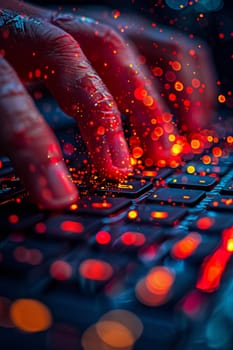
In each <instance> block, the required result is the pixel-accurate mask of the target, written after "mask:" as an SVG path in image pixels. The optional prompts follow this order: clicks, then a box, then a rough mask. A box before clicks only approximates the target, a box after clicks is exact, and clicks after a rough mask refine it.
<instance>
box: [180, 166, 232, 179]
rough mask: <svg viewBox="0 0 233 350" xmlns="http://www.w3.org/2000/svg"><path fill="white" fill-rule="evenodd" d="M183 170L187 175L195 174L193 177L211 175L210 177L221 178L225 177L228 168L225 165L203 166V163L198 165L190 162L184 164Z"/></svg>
mask: <svg viewBox="0 0 233 350" xmlns="http://www.w3.org/2000/svg"><path fill="white" fill-rule="evenodd" d="M184 170H185V171H186V173H188V174H195V175H201V176H206V175H212V176H216V175H217V176H220V177H221V176H223V175H225V174H226V173H227V172H228V170H229V166H227V165H222V164H221V165H220V164H218V165H212V164H203V163H198V162H191V163H188V164H186V166H185V167H184Z"/></svg>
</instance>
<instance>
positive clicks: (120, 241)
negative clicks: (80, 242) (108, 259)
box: [91, 223, 162, 253]
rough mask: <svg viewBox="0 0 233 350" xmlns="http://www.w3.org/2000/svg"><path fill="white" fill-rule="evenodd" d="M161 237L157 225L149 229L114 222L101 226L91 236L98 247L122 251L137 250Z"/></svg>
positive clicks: (142, 226)
mask: <svg viewBox="0 0 233 350" xmlns="http://www.w3.org/2000/svg"><path fill="white" fill-rule="evenodd" d="M161 238H162V231H161V229H160V228H158V227H154V228H153V230H151V229H150V228H149V227H148V226H146V225H142V224H140V225H135V224H128V225H126V224H123V225H122V223H121V224H115V225H111V226H106V227H103V229H101V230H100V231H98V232H97V233H96V235H95V236H94V237H92V238H91V240H92V243H93V244H94V246H95V247H97V248H99V249H105V248H106V249H107V250H109V249H110V250H114V251H118V252H124V253H132V252H137V251H139V250H140V249H142V248H144V247H145V246H148V245H149V244H151V243H155V242H158V241H159V240H161Z"/></svg>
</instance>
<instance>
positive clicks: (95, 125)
mask: <svg viewBox="0 0 233 350" xmlns="http://www.w3.org/2000/svg"><path fill="white" fill-rule="evenodd" d="M0 7H1V8H2V9H1V10H0V43H1V54H2V57H1V58H0V121H1V124H2V127H1V130H0V139H1V141H0V148H1V150H3V151H4V153H7V154H8V155H9V156H10V157H11V159H12V160H13V162H14V164H15V167H16V170H17V172H18V174H19V175H20V176H21V177H22V179H23V180H24V182H25V185H26V186H27V189H28V190H29V192H30V194H31V196H32V198H33V199H34V200H35V201H36V202H37V203H38V204H39V205H40V206H42V207H46V208H51V209H54V208H61V207H64V206H66V205H68V204H69V203H71V202H73V201H75V200H77V197H78V193H77V190H76V188H75V187H74V185H73V184H72V182H71V180H70V179H69V176H68V173H67V170H66V168H65V165H64V163H63V160H62V155H61V151H60V149H59V146H58V143H57V141H56V139H55V136H54V135H53V133H52V131H51V130H50V128H49V127H48V125H47V124H46V123H45V121H44V119H43V117H42V116H41V115H40V114H39V112H38V110H37V109H36V108H35V106H34V103H33V101H32V99H31V98H30V96H29V95H28V93H27V91H26V90H25V88H24V86H23V84H22V81H28V80H32V79H33V78H40V79H42V80H43V82H44V83H45V84H46V86H47V87H48V89H49V90H50V91H51V93H52V94H53V95H54V97H55V99H56V100H57V102H58V103H59V104H60V106H61V108H62V109H63V110H64V111H65V112H66V113H67V114H69V115H70V116H72V117H74V118H75V119H76V120H77V123H78V126H79V128H80V131H81V134H82V137H83V139H84V140H85V142H86V145H87V148H88V151H89V153H90V156H91V157H92V160H93V164H94V166H95V168H96V170H97V171H98V172H99V173H100V174H101V175H102V176H103V177H107V178H121V177H124V176H126V175H127V174H128V172H129V171H130V170H131V162H130V156H129V150H128V146H127V142H126V140H125V138H124V133H123V130H122V123H121V118H120V113H124V114H125V115H126V117H127V118H128V121H129V125H130V128H131V137H130V140H129V145H130V147H131V152H132V156H133V157H134V159H139V158H140V159H143V160H144V163H145V164H146V165H153V164H156V165H163V166H164V165H174V162H175V163H177V162H179V159H180V155H181V153H182V147H183V146H182V145H181V142H180V136H179V134H178V131H177V127H176V124H175V123H174V122H173V120H172V116H171V113H170V110H169V106H168V105H167V104H166V103H165V101H164V99H162V97H161V95H160V92H161V91H160V89H159V87H158V86H157V87H156V84H155V82H154V76H156V75H158V74H156V72H158V70H157V71H156V69H155V68H154V70H152V72H153V73H154V75H153V74H152V73H151V71H150V70H149V69H148V68H147V67H146V65H145V64H141V62H140V60H139V59H138V58H139V53H138V51H137V49H136V47H135V46H134V45H133V43H132V42H131V41H129V39H128V36H126V37H125V38H124V36H121V35H119V34H118V33H117V30H114V29H113V28H112V27H111V25H106V24H102V23H99V22H98V21H96V20H91V19H89V18H86V17H79V16H72V15H67V14H56V13H54V12H52V11H46V10H43V9H40V8H36V7H33V6H30V5H27V4H25V3H22V2H18V1H14V0H12V1H11V2H10V4H9V1H6V0H0ZM130 28H131V29H132V28H133V27H132V23H131V26H130ZM137 34H138V37H137V36H136V37H135V36H134V29H133V30H131V31H130V30H129V37H131V40H132V41H135V42H136V44H137V43H138V44H139V48H141V49H142V50H143V52H145V60H146V61H147V62H148V63H150V62H151V61H150V59H151V58H152V57H153V60H155V63H156V61H159V63H160V61H161V62H162V65H163V69H164V67H166V69H167V70H168V71H170V72H173V77H174V74H175V80H173V81H171V82H170V85H172V86H173V85H174V83H175V82H178V83H179V84H180V83H181V85H179V84H178V85H179V86H180V88H179V90H178V91H177V90H175V91H174V93H173V95H174V96H175V101H176V104H177V106H176V107H175V108H176V109H177V110H179V116H180V120H181V123H180V126H179V128H180V129H182V130H185V131H186V130H190V131H193V130H198V129H200V128H204V127H205V126H206V125H208V123H209V121H210V119H209V116H210V115H211V109H212V107H213V99H214V98H213V97H214V92H213V89H212V86H214V84H213V80H212V78H211V74H209V73H208V72H209V69H205V66H202V64H203V65H204V63H203V62H202V61H201V59H202V58H203V57H202V55H203V53H205V54H204V56H205V55H206V51H205V49H204V48H202V49H201V50H194V49H192V50H193V53H194V54H190V50H191V49H190V47H191V46H190V44H189V42H187V40H184V42H182V45H180V42H179V41H177V42H176V41H175V40H171V35H172V34H171V35H170V34H167V37H165V36H164V35H161V36H160V35H157V36H156V39H155V38H154V37H153V35H154V34H155V33H154V32H151V31H149V32H147V31H137ZM144 38H146V40H145V41H144ZM157 41H158V42H157ZM154 44H155V45H154ZM183 44H184V46H183ZM154 46H155V47H154ZM199 51H200V52H201V53H202V55H200V53H199ZM174 52H175V54H174ZM147 55H148V57H147ZM151 55H152V56H151ZM161 59H162V60H161ZM152 62H153V61H152ZM172 62H178V63H179V64H180V65H181V68H180V69H174V68H172V69H171V68H170V66H172V64H173V65H174V63H172ZM176 64H177V63H176ZM179 64H178V65H177V67H179ZM203 67H204V69H203ZM207 68H208V67H207ZM16 72H17V73H16ZM174 72H175V73H174ZM203 72H204V73H205V76H204V74H203ZM165 75H166V73H165V71H164V76H165ZM170 75H171V74H170ZM192 79H196V84H200V86H198V87H197V86H196V87H194V86H193V87H191V83H192ZM198 82H199V83H198ZM178 85H177V86H178ZM182 85H183V88H182V89H181V87H182ZM200 88H201V91H200ZM180 89H181V90H180ZM190 89H192V93H190V92H191V90H190ZM165 90H166V88H165ZM172 91H173V90H172ZM162 93H163V92H162ZM174 96H173V98H174ZM185 101H186V102H185ZM170 102H171V99H170ZM173 102H174V101H173ZM193 116H194V117H193ZM182 142H183V141H182ZM177 145H178V146H177Z"/></svg>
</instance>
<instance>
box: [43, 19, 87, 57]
mask: <svg viewBox="0 0 233 350" xmlns="http://www.w3.org/2000/svg"><path fill="white" fill-rule="evenodd" d="M43 35H44V38H46V41H47V45H46V51H47V52H46V53H47V54H48V55H56V56H58V57H59V56H60V55H61V56H62V58H64V55H67V56H69V55H70V54H72V55H73V54H74V53H79V52H80V51H81V49H80V45H79V43H78V42H77V41H76V40H75V39H74V38H73V36H72V35H70V34H69V33H67V32H65V31H64V30H62V29H60V28H58V27H56V26H54V25H47V26H45V28H44V33H43Z"/></svg>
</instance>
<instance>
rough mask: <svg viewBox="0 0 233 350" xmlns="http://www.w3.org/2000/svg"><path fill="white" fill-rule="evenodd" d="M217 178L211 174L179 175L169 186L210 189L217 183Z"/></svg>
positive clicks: (173, 178)
mask: <svg viewBox="0 0 233 350" xmlns="http://www.w3.org/2000/svg"><path fill="white" fill-rule="evenodd" d="M216 183H217V180H216V178H215V177H211V176H199V175H184V174H181V175H177V176H173V177H172V179H171V180H170V181H169V183H168V184H169V186H171V187H177V188H190V189H199V190H206V191H209V190H211V189H212V188H213V186H214V185H216Z"/></svg>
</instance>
